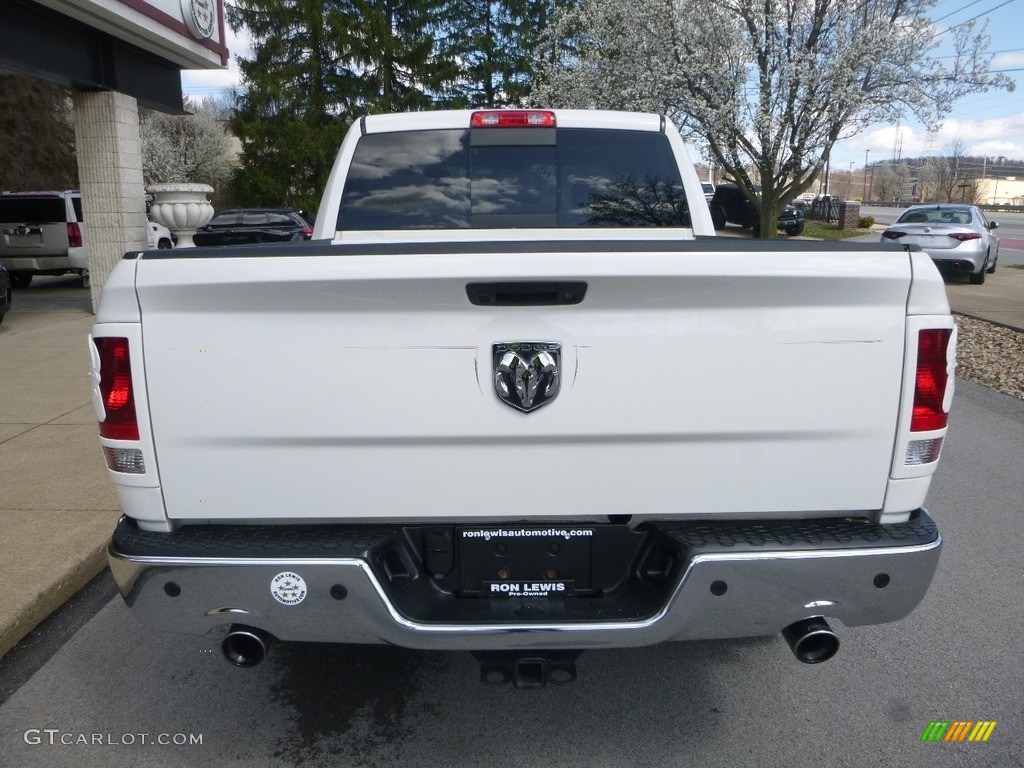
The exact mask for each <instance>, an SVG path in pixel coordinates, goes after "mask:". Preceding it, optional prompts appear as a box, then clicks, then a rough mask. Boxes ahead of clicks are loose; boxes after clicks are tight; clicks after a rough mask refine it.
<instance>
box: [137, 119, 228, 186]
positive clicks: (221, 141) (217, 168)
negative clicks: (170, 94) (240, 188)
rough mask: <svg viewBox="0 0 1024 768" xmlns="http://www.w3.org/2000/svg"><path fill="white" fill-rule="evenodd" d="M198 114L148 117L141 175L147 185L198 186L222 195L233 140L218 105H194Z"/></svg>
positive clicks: (143, 126) (142, 124)
mask: <svg viewBox="0 0 1024 768" xmlns="http://www.w3.org/2000/svg"><path fill="white" fill-rule="evenodd" d="M186 106H187V107H188V108H191V109H194V110H195V114H190V115H167V114H164V113H162V112H148V113H145V114H144V115H143V116H142V118H141V120H140V129H141V133H142V175H143V179H144V180H145V182H146V184H147V185H149V184H163V183H169V182H172V183H173V182H199V183H203V184H210V185H212V186H213V187H214V189H215V190H217V192H222V191H223V189H224V187H225V186H226V184H227V182H228V180H229V179H230V176H231V159H232V153H231V138H230V137H229V136H228V134H227V133H226V132H225V130H224V125H225V122H226V121H225V120H223V119H221V115H220V114H219V113H218V112H217V109H216V105H213V104H203V105H194V104H191V103H188V104H187V105H186Z"/></svg>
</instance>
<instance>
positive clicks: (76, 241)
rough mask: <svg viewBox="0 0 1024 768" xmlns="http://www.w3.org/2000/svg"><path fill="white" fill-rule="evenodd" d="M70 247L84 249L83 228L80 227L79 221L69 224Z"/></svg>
mask: <svg viewBox="0 0 1024 768" xmlns="http://www.w3.org/2000/svg"><path fill="white" fill-rule="evenodd" d="M57 231H58V232H59V231H60V230H57ZM68 245H70V246H71V247H72V248H81V247H82V228H81V227H80V226H78V222H77V221H69V222H68Z"/></svg>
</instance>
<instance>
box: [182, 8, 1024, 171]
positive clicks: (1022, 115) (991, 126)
mask: <svg viewBox="0 0 1024 768" xmlns="http://www.w3.org/2000/svg"><path fill="white" fill-rule="evenodd" d="M931 17H932V18H933V19H937V20H940V21H939V26H940V27H941V28H943V29H949V28H951V27H952V29H950V31H948V32H946V33H945V34H943V35H942V36H941V38H940V39H941V40H942V42H941V44H940V47H939V48H938V49H937V50H936V53H935V55H936V56H943V55H946V54H948V53H949V52H950V47H951V43H950V42H949V40H950V39H951V38H952V36H953V35H955V34H956V25H957V24H959V23H962V22H964V21H967V20H968V19H971V18H974V17H978V18H979V21H981V20H987V21H988V34H989V35H990V36H991V38H992V42H991V45H990V47H989V51H990V52H991V53H994V54H995V57H994V58H993V60H992V65H991V70H993V71H1000V72H1004V73H1005V74H1006V75H1007V76H1008V77H1010V78H1012V79H1013V80H1014V81H1015V82H1016V83H1017V90H1015V91H1013V92H1012V93H1007V92H1006V91H989V92H988V93H980V94H974V95H971V96H967V97H965V98H964V99H962V100H961V101H959V102H958V103H957V104H956V106H955V107H954V109H953V111H952V112H951V114H950V115H949V116H948V117H947V118H946V120H945V121H944V122H943V125H942V128H941V129H940V130H939V131H938V133H937V134H935V135H934V136H930V135H929V133H928V131H927V130H926V129H925V127H924V126H923V125H921V124H919V123H917V122H915V121H913V120H908V121H906V122H903V123H900V124H899V125H875V126H871V127H869V128H868V129H866V130H865V131H862V132H861V133H859V134H857V135H856V136H854V137H852V138H849V139H845V140H843V141H840V142H839V143H837V144H836V145H835V147H834V148H833V150H832V168H833V169H834V170H835V169H844V170H845V169H849V168H850V164H851V163H853V168H854V170H855V171H856V170H857V169H859V168H862V167H863V166H864V159H865V152H867V153H868V155H867V156H868V160H869V162H876V161H878V160H889V159H891V158H892V157H893V154H894V152H899V153H900V156H902V157H918V156H924V155H927V154H939V153H942V151H943V149H944V148H945V147H947V146H948V145H949V144H950V143H952V142H953V141H956V140H962V141H963V142H964V143H965V144H966V145H967V154H970V155H985V156H988V157H992V158H997V157H1000V156H1002V157H1005V158H1009V159H1014V160H1024V0H939V2H938V3H936V5H935V8H934V10H933V12H932V14H931ZM227 36H228V40H227V45H228V50H230V51H231V63H230V64H229V67H228V69H226V70H190V71H185V72H182V88H183V90H184V92H185V94H186V95H188V96H192V97H195V98H203V97H205V96H220V95H223V94H225V93H226V92H228V91H229V90H230V89H231V88H232V87H234V86H236V85H238V83H239V81H240V77H239V73H238V66H237V63H236V62H235V56H236V55H237V54H239V53H241V54H243V55H244V54H246V53H249V43H248V40H247V39H246V38H245V37H240V36H238V35H235V34H234V33H233V32H231V29H230V28H228V29H227Z"/></svg>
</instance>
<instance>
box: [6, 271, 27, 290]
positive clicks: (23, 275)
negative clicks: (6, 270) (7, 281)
mask: <svg viewBox="0 0 1024 768" xmlns="http://www.w3.org/2000/svg"><path fill="white" fill-rule="evenodd" d="M9 276H10V278H11V288H28V286H29V284H30V283H31V282H32V273H31V272H11V273H10V275H9Z"/></svg>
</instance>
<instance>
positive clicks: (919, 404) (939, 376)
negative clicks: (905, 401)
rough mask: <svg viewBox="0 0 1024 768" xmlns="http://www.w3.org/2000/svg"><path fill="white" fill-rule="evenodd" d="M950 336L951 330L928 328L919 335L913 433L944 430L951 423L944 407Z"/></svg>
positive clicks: (912, 423) (912, 418) (911, 426)
mask: <svg viewBox="0 0 1024 768" xmlns="http://www.w3.org/2000/svg"><path fill="white" fill-rule="evenodd" d="M951 334H952V331H951V330H950V329H949V328H928V329H926V330H923V331H918V333H917V378H916V381H915V383H914V415H913V416H912V417H911V419H910V431H911V432H928V431H930V430H933V429H943V428H944V427H945V426H946V423H947V421H948V420H949V414H948V413H947V412H946V411H945V410H944V409H943V407H942V404H943V400H944V399H945V397H946V383H947V379H948V378H949V371H948V365H949V363H948V360H947V359H946V352H947V350H948V348H949V337H950V335H951Z"/></svg>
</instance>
